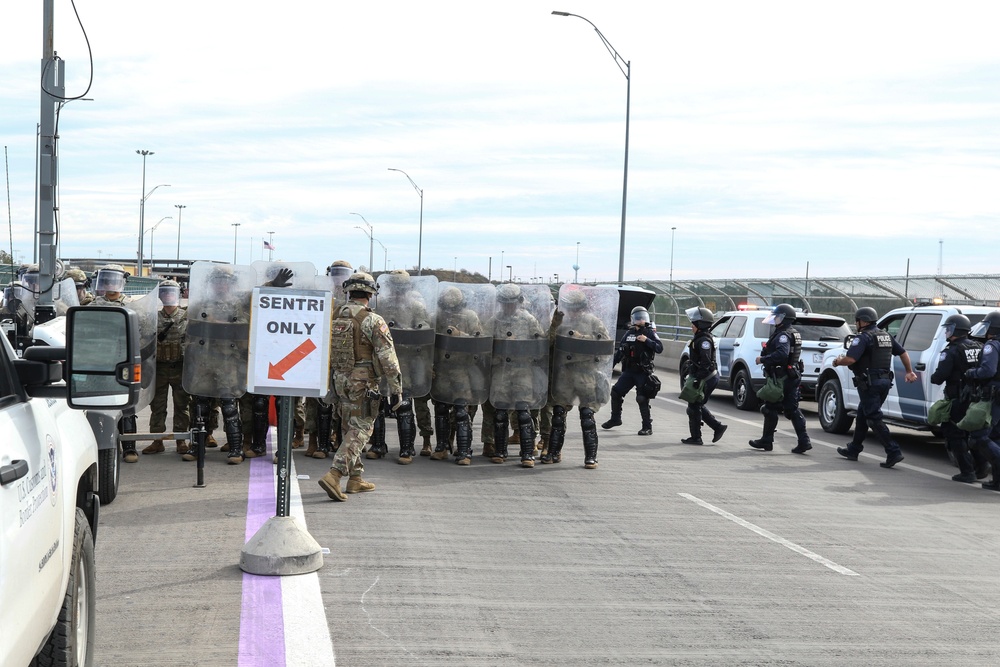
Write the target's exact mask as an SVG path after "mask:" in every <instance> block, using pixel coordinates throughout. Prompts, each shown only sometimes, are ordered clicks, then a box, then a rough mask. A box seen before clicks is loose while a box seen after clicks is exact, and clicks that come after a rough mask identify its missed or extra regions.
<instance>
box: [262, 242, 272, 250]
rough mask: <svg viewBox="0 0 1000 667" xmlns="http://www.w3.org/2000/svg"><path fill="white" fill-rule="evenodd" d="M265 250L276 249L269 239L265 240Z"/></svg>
mask: <svg viewBox="0 0 1000 667" xmlns="http://www.w3.org/2000/svg"><path fill="white" fill-rule="evenodd" d="M264 250H274V246H273V245H271V244H270V243H268V242H267V241H264Z"/></svg>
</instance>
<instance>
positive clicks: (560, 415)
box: [541, 405, 566, 463]
mask: <svg viewBox="0 0 1000 667" xmlns="http://www.w3.org/2000/svg"><path fill="white" fill-rule="evenodd" d="M565 441H566V408H565V407H564V406H562V405H556V406H554V407H553V408H552V427H551V430H550V431H549V449H548V451H546V452H545V453H544V454H542V459H541V461H542V463H559V462H560V461H562V448H563V443H564V442H565Z"/></svg>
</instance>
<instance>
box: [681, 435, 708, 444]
mask: <svg viewBox="0 0 1000 667" xmlns="http://www.w3.org/2000/svg"><path fill="white" fill-rule="evenodd" d="M681 442H682V443H684V444H685V445H704V444H705V443H704V441H703V440H702V439H701V436H698V437H695V436H693V435H692V436H691V437H690V438H682V439H681Z"/></svg>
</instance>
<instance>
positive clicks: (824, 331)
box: [754, 317, 851, 342]
mask: <svg viewBox="0 0 1000 667" xmlns="http://www.w3.org/2000/svg"><path fill="white" fill-rule="evenodd" d="M792 326H793V327H794V328H795V330H796V331H798V332H799V335H801V336H802V340H811V341H831V342H832V341H841V340H844V336H847V335H848V334H850V333H851V328H850V327H849V326H847V322H845V321H844V320H841V319H840V318H837V319H822V320H821V319H818V318H805V317H800V318H798V319H796V321H795V324H793V325H792ZM772 329H773V328H772V327H771V326H770V325H768V324H764V320H762V319H760V320H757V321H756V322H754V336H755V337H757V338H769V337H770V336H771V331H772Z"/></svg>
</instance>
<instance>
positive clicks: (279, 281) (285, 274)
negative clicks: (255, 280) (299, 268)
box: [271, 268, 294, 287]
mask: <svg viewBox="0 0 1000 667" xmlns="http://www.w3.org/2000/svg"><path fill="white" fill-rule="evenodd" d="M293 275H294V274H293V272H292V270H291V269H287V268H285V269H278V275H276V276H275V277H274V278H273V279H272V280H271V286H272V287H288V286H289V285H291V284H292V276H293Z"/></svg>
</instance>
